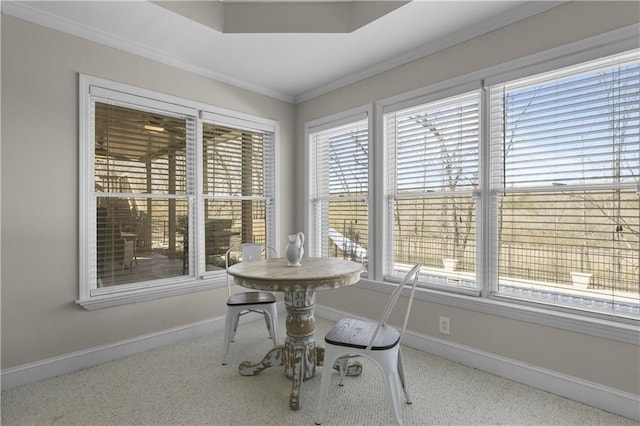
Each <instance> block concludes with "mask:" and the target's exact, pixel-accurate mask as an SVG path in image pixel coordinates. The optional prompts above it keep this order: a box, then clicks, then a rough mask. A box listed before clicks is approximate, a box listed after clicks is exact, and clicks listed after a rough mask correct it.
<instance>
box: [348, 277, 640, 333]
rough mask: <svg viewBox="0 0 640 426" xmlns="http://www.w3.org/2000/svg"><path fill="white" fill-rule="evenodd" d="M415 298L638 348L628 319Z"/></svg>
mask: <svg viewBox="0 0 640 426" xmlns="http://www.w3.org/2000/svg"><path fill="white" fill-rule="evenodd" d="M356 286H358V287H362V288H366V289H369V290H375V291H380V292H384V293H391V291H392V290H393V288H394V287H393V286H392V285H390V284H388V283H384V282H379V281H370V280H366V279H361V280H360V282H359V283H357V284H356ZM414 297H415V299H416V300H422V301H425V302H431V303H438V304H441V305H447V306H453V307H456V308H461V309H467V310H470V311H475V312H481V313H485V314H490V315H496V316H500V317H504V318H510V319H515V320H519V321H526V322H530V323H533V324H539V325H544V326H548V327H554V328H557V329H561V330H567V331H573V332H577V333H582V334H586V335H589V336H596V337H602V338H605V339H609V340H613V341H617V342H623V343H632V344H638V335H639V333H640V322H639V321H634V320H626V319H625V321H626V322H622V321H616V320H614V319H606V318H602V317H592V316H589V315H580V314H578V313H574V312H567V311H559V310H552V309H545V308H544V307H543V306H541V305H538V306H532V305H525V304H519V303H514V302H513V300H511V301H509V302H505V301H502V300H500V299H499V298H497V297H496V298H486V297H475V296H470V295H465V294H457V293H453V292H446V291H440V290H434V289H425V288H417V289H416V293H415V296H414Z"/></svg>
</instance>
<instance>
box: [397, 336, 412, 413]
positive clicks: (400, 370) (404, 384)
mask: <svg viewBox="0 0 640 426" xmlns="http://www.w3.org/2000/svg"><path fill="white" fill-rule="evenodd" d="M398 377H400V384H401V385H402V390H403V391H404V398H405V400H406V401H407V404H411V402H412V401H411V392H409V383H408V382H407V377H406V375H405V374H404V360H403V358H402V351H401V350H400V348H398Z"/></svg>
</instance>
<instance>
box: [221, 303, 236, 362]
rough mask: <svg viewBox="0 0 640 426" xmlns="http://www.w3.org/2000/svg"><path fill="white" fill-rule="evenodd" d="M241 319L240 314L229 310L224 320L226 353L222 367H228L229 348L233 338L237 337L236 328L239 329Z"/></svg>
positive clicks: (223, 356)
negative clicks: (239, 319)
mask: <svg viewBox="0 0 640 426" xmlns="http://www.w3.org/2000/svg"><path fill="white" fill-rule="evenodd" d="M239 317H240V315H239V313H238V312H235V311H233V310H231V309H227V314H226V316H225V320H224V353H223V354H222V365H227V355H228V354H229V346H230V344H231V341H232V340H233V336H234V335H235V327H237V324H238V318H239Z"/></svg>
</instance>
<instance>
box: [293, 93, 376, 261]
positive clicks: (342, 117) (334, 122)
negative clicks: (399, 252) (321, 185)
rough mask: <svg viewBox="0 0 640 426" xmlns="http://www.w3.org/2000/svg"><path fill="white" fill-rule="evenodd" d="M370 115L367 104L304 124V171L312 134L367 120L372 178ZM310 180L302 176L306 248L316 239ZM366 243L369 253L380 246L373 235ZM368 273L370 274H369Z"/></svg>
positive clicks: (308, 158)
mask: <svg viewBox="0 0 640 426" xmlns="http://www.w3.org/2000/svg"><path fill="white" fill-rule="evenodd" d="M372 115H373V105H372V104H367V105H362V106H359V107H356V108H352V109H349V110H347V111H342V112H339V113H336V114H332V115H329V116H326V117H322V118H319V119H316V120H312V121H309V122H307V123H305V126H304V140H305V143H304V161H305V164H304V165H305V168H304V170H311V167H310V164H309V163H310V161H311V151H310V149H311V147H310V137H311V135H312V134H314V133H317V132H321V131H323V130H327V129H331V128H334V127H338V126H342V125H345V124H348V123H351V122H355V121H359V120H364V119H366V120H367V125H368V132H369V158H368V159H367V160H368V164H369V176H370V177H371V176H373V167H374V165H373V161H372V158H371V155H372V149H371V135H372V134H373V123H372ZM310 185H311V178H310V176H309V174H308V173H305V174H304V200H305V202H304V233H305V235H306V237H307V246H308V247H312V246H314V245H316V241H315V240H314V238H316V236H315V235H314V233H313V232H311V228H312V226H311V221H312V218H311V217H310V214H311V212H310V208H309V203H310V197H311V188H310ZM371 188H372V185H371V181H370V180H369V188H368V189H369V190H368V197H367V204H368V205H369V206H370V205H372V202H374V200H373V198H372V194H371ZM369 221H371V209H369ZM369 229H371V226H369ZM367 238H368V241H369V248H368V250H369V251H370V250H371V249H372V248H374V249H375V248H377V247H378V246H379V245H380V244H379V243H380V241H378V240H376V236H375V235H371V234H369V235H368V237H367ZM369 273H370V272H369Z"/></svg>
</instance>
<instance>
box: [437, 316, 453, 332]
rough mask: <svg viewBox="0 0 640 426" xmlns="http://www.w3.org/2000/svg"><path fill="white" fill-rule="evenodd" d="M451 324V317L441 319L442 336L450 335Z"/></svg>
mask: <svg viewBox="0 0 640 426" xmlns="http://www.w3.org/2000/svg"><path fill="white" fill-rule="evenodd" d="M450 325H451V324H450V323H449V317H440V333H442V334H450V333H451V327H450Z"/></svg>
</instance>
